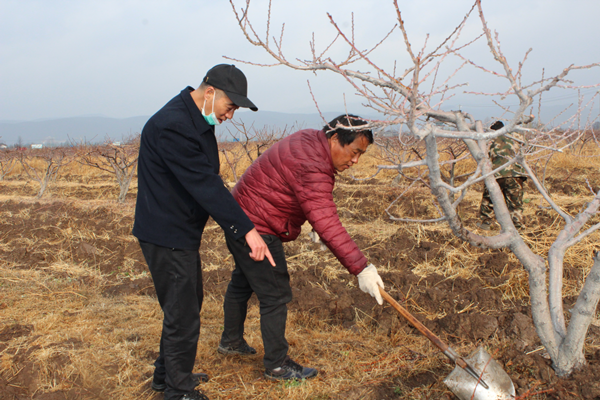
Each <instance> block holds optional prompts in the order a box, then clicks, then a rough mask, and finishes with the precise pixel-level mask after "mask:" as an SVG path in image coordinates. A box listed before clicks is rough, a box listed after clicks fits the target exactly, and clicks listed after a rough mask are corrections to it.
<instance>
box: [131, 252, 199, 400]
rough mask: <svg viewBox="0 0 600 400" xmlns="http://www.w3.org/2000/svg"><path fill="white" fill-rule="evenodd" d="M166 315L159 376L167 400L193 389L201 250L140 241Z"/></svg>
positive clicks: (158, 364) (156, 375) (157, 364)
mask: <svg viewBox="0 0 600 400" xmlns="http://www.w3.org/2000/svg"><path fill="white" fill-rule="evenodd" d="M140 247H141V248H142V253H143V254H144V258H145V259H146V263H147V264H148V268H149V269H150V273H151V274H152V280H153V281H154V287H155V288H156V295H157V297H158V302H159V303H160V307H161V308H162V310H163V314H164V319H163V327H162V335H161V338H160V354H159V356H158V358H157V359H156V362H155V363H154V366H155V367H156V368H155V370H154V377H155V379H160V380H163V379H164V380H165V382H166V384H167V388H166V390H165V397H164V398H165V400H178V399H180V398H181V397H182V395H183V394H185V393H188V392H191V391H193V390H194V388H195V387H196V383H197V382H194V381H193V380H192V378H191V374H192V370H193V368H194V361H195V359H196V350H197V348H198V336H199V334H200V310H201V309H202V300H203V297H204V295H203V288H202V264H201V262H200V254H199V253H198V250H178V249H171V248H167V247H161V246H157V245H154V244H151V243H147V242H143V241H140Z"/></svg>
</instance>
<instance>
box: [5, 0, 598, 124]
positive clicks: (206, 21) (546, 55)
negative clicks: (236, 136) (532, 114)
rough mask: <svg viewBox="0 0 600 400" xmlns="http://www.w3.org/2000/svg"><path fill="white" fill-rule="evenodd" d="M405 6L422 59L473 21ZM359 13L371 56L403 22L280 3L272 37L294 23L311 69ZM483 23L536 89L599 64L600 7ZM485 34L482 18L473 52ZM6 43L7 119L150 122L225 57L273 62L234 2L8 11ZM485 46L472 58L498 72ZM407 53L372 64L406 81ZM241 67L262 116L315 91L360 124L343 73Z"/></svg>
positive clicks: (541, 2)
mask: <svg viewBox="0 0 600 400" xmlns="http://www.w3.org/2000/svg"><path fill="white" fill-rule="evenodd" d="M235 3H236V5H237V6H238V7H239V6H242V5H243V3H242V1H239V0H236V2H235ZM267 4H268V3H267V1H266V0H260V1H256V0H253V2H252V4H251V7H250V10H251V13H250V16H251V20H252V21H254V23H255V26H256V28H257V30H258V31H259V32H261V34H263V33H264V31H265V24H264V22H265V21H266V12H267ZM399 4H400V8H401V11H402V13H403V18H404V20H405V22H406V26H407V29H408V32H409V35H410V38H411V42H412V43H413V45H414V46H415V47H416V48H419V47H420V46H422V44H423V42H424V39H425V35H426V34H430V35H431V37H430V39H429V45H430V49H432V48H433V47H434V46H437V44H439V43H440V42H441V40H443V38H445V37H446V36H447V35H448V34H449V33H450V32H452V30H453V29H454V27H455V26H456V25H457V24H458V23H459V22H460V21H461V20H462V18H463V16H464V15H465V13H466V12H467V11H468V10H469V9H470V7H471V5H472V0H451V1H450V0H419V1H413V0H410V1H409V0H399ZM352 11H354V21H355V37H356V39H357V42H358V43H359V46H360V47H361V48H367V47H369V46H370V45H373V44H375V43H377V42H378V41H379V40H380V39H381V38H382V37H383V36H384V35H385V33H386V32H387V31H389V30H390V29H391V28H392V26H393V25H394V23H395V22H396V20H395V17H396V15H395V11H394V8H393V3H392V1H391V0H303V1H291V0H273V10H272V13H271V15H272V20H271V28H272V32H274V34H275V35H276V36H277V37H279V30H280V28H281V24H282V23H284V22H285V24H286V25H285V26H286V34H285V36H284V53H285V54H286V55H287V56H288V58H289V59H291V60H293V59H295V58H296V57H299V58H308V57H310V50H309V40H310V38H311V35H312V33H313V32H314V34H315V37H316V39H317V48H318V49H320V50H322V49H323V47H324V46H325V45H326V43H327V42H328V40H330V39H331V38H332V37H333V36H334V28H333V27H332V25H331V24H330V23H329V20H328V18H327V15H326V13H327V12H329V13H331V14H332V15H333V17H334V18H335V19H336V21H338V22H339V24H340V26H342V27H343V28H344V29H346V30H348V29H349V28H350V26H351V12H352ZM484 12H485V13H486V17H487V19H488V22H489V26H490V28H492V29H493V30H496V31H498V32H499V34H500V41H501V44H502V49H503V51H504V52H505V54H506V56H507V57H508V59H509V62H511V63H512V65H514V67H515V68H516V67H517V64H518V62H519V61H520V60H521V59H522V58H523V56H524V54H525V52H526V51H527V49H529V48H530V47H531V48H533V52H532V53H531V54H530V56H529V58H528V61H527V64H526V66H527V68H526V69H525V78H527V79H530V80H536V79H538V78H539V77H540V76H541V72H542V68H543V67H545V68H546V76H548V75H549V74H553V73H559V72H560V71H561V70H562V69H563V68H564V67H566V66H568V65H570V64H571V63H574V64H580V65H582V64H589V63H593V62H599V61H600V32H599V28H598V26H599V23H600V1H598V0H569V1H567V0H564V1H559V0H485V1H484ZM480 31H481V25H480V22H479V19H478V18H476V15H473V16H472V17H471V19H470V20H469V22H468V24H467V27H466V28H465V30H464V32H463V35H462V36H461V37H462V38H464V40H462V41H463V42H464V41H466V40H467V38H469V39H470V38H473V37H475V36H476V35H477V34H478V33H479V32H480ZM0 38H1V42H0V43H1V44H0V93H1V94H0V120H34V119H40V118H61V117H73V116H80V115H104V116H108V117H116V118H125V117H131V116H138V115H151V114H153V113H154V112H156V111H157V110H158V109H159V108H160V107H161V106H162V105H163V104H164V103H166V102H167V101H168V100H169V99H170V98H172V97H173V96H174V95H176V94H177V93H178V92H179V91H180V90H181V89H183V88H184V87H185V86H187V85H191V86H194V87H196V86H197V85H198V84H199V83H200V81H201V79H202V77H203V76H204V74H205V72H206V70H208V69H209V68H210V67H212V66H213V65H215V64H218V63H222V62H227V60H225V59H224V58H223V56H229V57H233V58H237V59H243V60H248V61H254V62H258V63H270V62H272V60H271V59H270V58H269V56H268V55H267V54H266V53H265V52H264V51H262V50H260V49H258V48H256V47H254V46H252V45H251V44H250V43H249V42H248V41H247V40H246V39H245V37H244V36H243V34H242V32H241V30H240V28H239V27H238V26H237V23H236V20H235V18H234V15H233V12H232V9H231V6H230V4H229V2H228V1H226V0H189V1H188V0H181V1H178V0H170V1H166V0H164V1H158V0H102V1H100V0H96V1H94V0H90V1H86V0H78V1H75V0H70V1H66V0H52V1H48V0H38V1H34V0H0ZM484 45H485V43H483V42H482V43H481V46H480V47H478V48H475V49H474V50H472V51H471V53H469V55H470V56H471V57H473V58H474V59H476V60H477V61H478V62H480V63H481V64H483V65H486V66H493V61H492V60H491V55H490V53H489V51H486V48H485V47H484ZM340 49H341V47H338V48H334V49H333V50H334V52H333V55H339V54H342V53H340ZM404 49H405V48H404V44H403V41H402V37H401V35H400V32H399V31H398V30H396V31H395V32H394V33H393V35H392V37H391V38H390V40H389V41H388V42H387V44H386V45H385V46H384V47H382V48H381V49H379V50H378V51H377V52H376V53H374V54H373V59H374V60H375V61H376V62H377V63H379V64H380V65H381V66H382V67H384V68H388V69H389V68H392V67H393V65H394V64H393V62H394V60H396V62H397V68H398V69H402V70H403V69H404V68H405V67H406V66H408V65H409V64H408V58H407V56H406V52H405V51H404ZM235 64H236V65H237V66H238V67H240V68H241V69H242V70H243V71H244V72H245V74H246V76H247V77H248V81H249V97H250V99H251V100H252V101H253V102H254V103H255V104H256V105H257V106H258V108H259V109H260V110H266V111H279V112H305V113H309V112H315V107H314V104H313V100H312V97H311V95H310V92H309V90H308V86H307V80H310V82H311V86H312V88H313V91H314V93H315V96H316V99H317V101H318V102H319V104H320V106H321V108H322V110H323V111H338V110H343V102H344V99H345V100H346V102H347V103H348V104H349V105H350V107H352V111H354V112H357V113H360V109H358V110H357V108H358V106H357V104H358V103H359V101H358V99H357V97H356V96H355V95H354V90H353V88H352V87H351V86H349V85H348V84H347V83H345V82H344V81H343V79H342V78H340V77H339V76H336V75H335V74H332V73H327V72H324V73H319V74H318V76H315V75H314V74H311V73H307V72H301V71H292V70H290V69H288V68H286V67H283V66H278V67H270V68H266V67H258V66H249V65H243V64H241V63H238V62H236V63H235ZM461 74H462V75H459V76H457V79H459V80H461V81H463V82H466V81H468V82H469V87H468V88H467V89H466V90H473V91H477V90H483V91H487V90H492V86H490V85H491V82H492V81H493V79H491V78H490V77H489V76H488V77H486V76H483V75H482V74H481V73H478V72H476V71H473V70H470V72H464V73H461ZM571 77H572V79H573V80H574V81H575V83H576V84H593V83H597V82H600V69H596V70H595V71H592V72H587V73H586V72H575V73H573V75H572V76H571ZM461 91H462V89H461ZM595 91H597V89H587V91H586V92H585V93H592V92H595ZM545 96H546V98H547V99H548V100H551V101H556V102H563V101H564V102H568V101H576V98H573V94H567V93H565V92H564V91H560V90H555V91H553V92H550V93H548V94H546V95H545ZM457 101H458V102H459V103H460V102H463V104H462V105H461V107H463V108H464V107H478V106H481V103H479V102H478V101H477V100H476V99H475V100H474V99H468V100H463V99H462V98H461V97H458V98H457ZM596 109H597V108H596Z"/></svg>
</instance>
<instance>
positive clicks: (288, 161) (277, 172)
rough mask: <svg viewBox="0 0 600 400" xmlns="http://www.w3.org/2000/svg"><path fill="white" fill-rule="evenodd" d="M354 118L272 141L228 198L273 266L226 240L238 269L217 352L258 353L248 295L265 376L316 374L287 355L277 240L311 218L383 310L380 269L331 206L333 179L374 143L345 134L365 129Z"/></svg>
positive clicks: (286, 279) (284, 278)
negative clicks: (250, 333) (253, 299)
mask: <svg viewBox="0 0 600 400" xmlns="http://www.w3.org/2000/svg"><path fill="white" fill-rule="evenodd" d="M365 124H366V122H365V121H363V120H362V119H360V118H359V117H356V116H354V115H341V116H339V117H337V118H335V119H334V120H333V121H331V122H329V124H327V125H326V126H325V127H324V128H323V130H315V129H304V130H301V131H298V132H296V133H294V134H292V135H290V136H288V137H286V138H285V139H283V140H281V141H279V142H277V143H276V144H275V145H273V146H272V147H271V148H270V149H268V150H267V151H266V152H265V153H264V154H263V155H261V156H260V157H259V158H258V159H257V160H256V161H255V162H254V163H253V164H252V165H251V166H250V167H249V168H248V169H247V170H246V172H245V173H244V175H243V176H242V178H241V179H240V181H239V182H238V183H237V185H236V186H235V188H234V189H233V196H234V197H235V199H236V200H237V201H238V203H239V204H240V206H241V207H242V209H243V210H244V211H245V213H246V214H247V215H248V217H249V218H250V220H251V221H252V223H253V224H254V226H255V227H256V229H257V230H258V232H259V233H260V234H261V236H262V238H263V239H264V241H265V243H267V245H268V247H269V250H270V252H271V255H272V256H273V258H274V260H275V263H276V266H275V267H273V266H271V264H270V263H269V262H268V261H264V262H256V261H254V260H252V259H251V258H250V257H249V255H248V253H250V249H249V247H248V245H247V244H246V243H245V242H244V240H243V239H238V240H236V239H233V238H230V237H229V236H226V240H227V246H228V247H229V250H230V251H231V254H232V255H233V257H234V260H235V270H234V271H233V273H232V275H231V281H230V283H229V286H228V287H227V293H226V294H225V303H224V306H223V308H224V311H225V322H224V331H223V335H222V337H221V342H220V344H219V348H218V351H219V353H221V354H237V355H248V354H255V353H256V350H255V349H254V348H252V347H250V346H249V345H248V344H247V343H246V341H245V340H244V321H245V319H246V312H247V309H248V300H249V299H250V296H251V295H252V293H253V292H254V293H256V296H257V298H258V300H259V302H260V329H261V333H262V339H263V344H264V349H265V356H264V365H265V369H266V370H265V377H266V378H269V379H274V380H288V379H305V378H312V377H314V376H316V375H317V370H316V369H314V368H307V367H302V366H301V365H299V364H297V363H296V362H294V361H293V360H292V359H291V358H290V357H289V356H288V355H287V352H288V343H287V340H286V338H285V325H286V319H287V303H289V302H290V301H291V300H292V290H291V287H290V276H289V274H288V270H287V263H286V260H285V254H284V252H283V244H282V242H289V241H292V240H295V239H296V238H297V237H298V235H299V234H300V231H301V227H302V225H303V224H304V222H306V220H308V221H309V222H310V224H311V225H312V226H313V229H314V230H315V232H316V233H317V234H318V235H319V236H320V237H321V241H322V242H323V243H325V245H326V246H327V247H328V248H329V249H330V250H331V251H332V252H333V254H334V255H335V256H336V257H337V259H338V260H339V261H340V262H341V263H342V264H343V265H344V266H345V267H346V268H347V269H348V271H349V272H350V273H351V274H354V275H357V276H358V283H359V287H360V289H361V290H363V291H364V292H366V293H369V294H371V295H372V296H373V297H375V298H376V299H377V302H378V303H379V304H383V300H382V298H381V294H380V293H379V289H378V286H381V287H382V288H383V281H382V280H381V278H380V276H379V274H378V273H377V269H376V268H375V266H374V265H373V264H369V265H367V264H368V262H367V259H366V258H365V256H364V254H363V253H362V252H361V251H360V250H359V249H358V246H357V245H356V243H355V242H354V241H353V240H352V238H350V235H349V234H348V232H347V231H346V230H345V229H344V227H343V226H342V224H341V222H340V219H339V216H338V214H337V209H336V206H335V203H334V202H333V193H332V192H333V186H334V183H335V178H334V176H335V174H336V171H337V172H341V171H344V170H346V169H348V168H350V167H351V166H352V165H354V164H356V163H357V162H358V159H359V158H360V156H361V155H362V154H363V153H364V152H365V151H366V150H367V147H368V146H369V145H370V144H372V143H373V133H372V132H371V131H370V130H368V129H364V130H351V129H346V128H348V127H350V126H360V125H365Z"/></svg>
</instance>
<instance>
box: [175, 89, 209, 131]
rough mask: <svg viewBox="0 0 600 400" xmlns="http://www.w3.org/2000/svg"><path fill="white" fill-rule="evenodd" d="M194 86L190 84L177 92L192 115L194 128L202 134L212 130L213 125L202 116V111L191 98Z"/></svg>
mask: <svg viewBox="0 0 600 400" xmlns="http://www.w3.org/2000/svg"><path fill="white" fill-rule="evenodd" d="M193 91H194V88H193V87H191V86H188V87H186V88H185V89H183V90H182V91H181V93H180V94H179V95H180V96H181V98H182V99H183V104H185V106H186V108H187V109H188V112H189V113H190V116H191V117H192V122H193V123H194V127H195V128H196V130H197V131H198V132H199V133H200V134H201V135H202V134H204V133H206V132H209V131H210V132H214V131H215V129H214V126H211V125H209V124H208V123H207V122H206V120H205V119H204V117H203V116H202V112H201V111H200V109H198V106H197V105H196V103H195V102H194V99H192V92H193Z"/></svg>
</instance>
